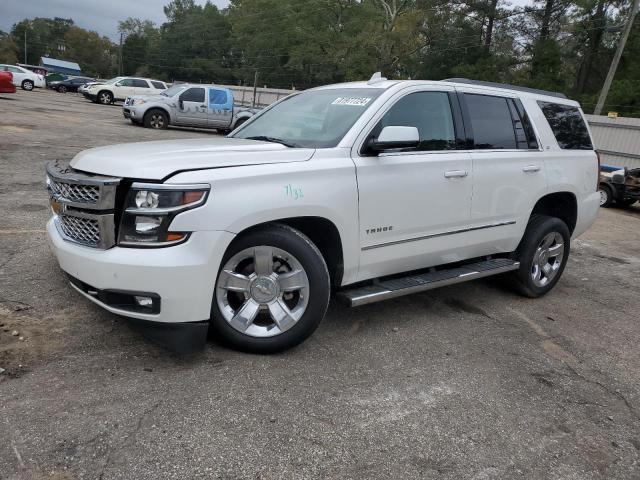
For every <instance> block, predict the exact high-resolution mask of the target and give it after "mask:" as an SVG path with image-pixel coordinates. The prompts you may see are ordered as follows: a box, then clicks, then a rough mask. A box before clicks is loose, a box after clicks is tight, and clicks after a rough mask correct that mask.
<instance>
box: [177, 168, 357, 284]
mask: <svg viewBox="0 0 640 480" xmlns="http://www.w3.org/2000/svg"><path fill="white" fill-rule="evenodd" d="M170 182H171V183H203V182H206V183H209V184H210V185H211V193H210V195H209V200H208V201H207V203H206V204H205V205H204V206H202V207H200V208H197V209H194V210H190V211H187V212H185V213H182V214H180V215H178V216H177V217H176V218H175V219H174V221H173V223H172V224H171V230H173V231H201V230H217V231H222V230H224V231H227V232H231V233H234V234H237V233H240V232H242V231H244V230H246V229H247V228H250V227H253V226H256V225H260V224H263V223H267V222H273V221H278V220H283V219H289V218H297V217H321V218H324V219H326V220H328V221H330V222H332V223H333V224H334V225H335V226H336V228H337V229H338V233H339V234H340V238H341V241H342V251H343V255H344V276H343V284H347V283H351V282H353V281H355V278H356V276H357V271H358V264H359V259H360V243H359V242H360V240H359V235H358V232H359V223H358V192H357V184H356V178H355V168H354V165H353V163H352V162H351V160H350V159H349V158H348V157H345V158H335V159H334V158H323V159H319V160H315V161H314V160H313V159H312V160H309V161H307V162H295V163H276V164H263V165H253V166H245V167H233V168H220V169H215V170H200V171H195V172H184V173H180V174H178V175H176V176H174V177H172V178H171V180H170Z"/></svg>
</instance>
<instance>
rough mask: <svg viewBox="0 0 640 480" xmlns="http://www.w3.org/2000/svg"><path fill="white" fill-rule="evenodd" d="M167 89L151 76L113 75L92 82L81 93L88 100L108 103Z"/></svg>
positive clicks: (157, 92) (162, 83)
mask: <svg viewBox="0 0 640 480" xmlns="http://www.w3.org/2000/svg"><path fill="white" fill-rule="evenodd" d="M166 89H167V84H166V83H164V82H162V81H160V80H154V79H151V78H137V77H115V78H112V79H111V80H107V81H106V82H104V83H94V84H92V85H90V86H89V87H87V88H86V89H84V90H83V91H82V94H83V95H84V96H85V97H86V98H88V99H89V100H91V101H93V102H96V103H101V104H102V105H110V104H112V103H113V102H115V101H124V100H125V99H126V98H127V97H132V96H134V95H158V94H160V93H162V92H164V91H165V90H166Z"/></svg>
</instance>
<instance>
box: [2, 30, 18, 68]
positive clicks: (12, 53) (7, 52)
mask: <svg viewBox="0 0 640 480" xmlns="http://www.w3.org/2000/svg"><path fill="white" fill-rule="evenodd" d="M17 62H18V46H17V45H16V43H15V42H14V41H13V37H11V35H9V34H8V33H5V32H3V31H0V63H17Z"/></svg>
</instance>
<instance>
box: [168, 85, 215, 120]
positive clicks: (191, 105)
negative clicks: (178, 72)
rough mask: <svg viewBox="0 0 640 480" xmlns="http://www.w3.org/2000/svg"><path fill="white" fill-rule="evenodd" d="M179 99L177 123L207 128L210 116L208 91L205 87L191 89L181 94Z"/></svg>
mask: <svg viewBox="0 0 640 480" xmlns="http://www.w3.org/2000/svg"><path fill="white" fill-rule="evenodd" d="M179 99H180V101H179V102H178V111H177V113H176V119H177V123H178V124H180V125H188V126H192V127H206V126H207V120H208V116H209V113H208V107H207V103H206V101H207V95H206V89H205V88H203V87H192V88H189V89H187V90H185V91H184V92H182V93H181V94H180V97H179Z"/></svg>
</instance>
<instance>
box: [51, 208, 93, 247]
mask: <svg viewBox="0 0 640 480" xmlns="http://www.w3.org/2000/svg"><path fill="white" fill-rule="evenodd" d="M59 218H60V228H61V229H62V231H63V232H64V234H65V235H66V236H67V237H68V238H69V240H72V241H74V242H78V243H82V244H84V245H87V246H91V247H97V246H98V245H100V224H99V223H98V221H97V220H94V219H91V218H80V217H72V216H69V215H60V217H59Z"/></svg>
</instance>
